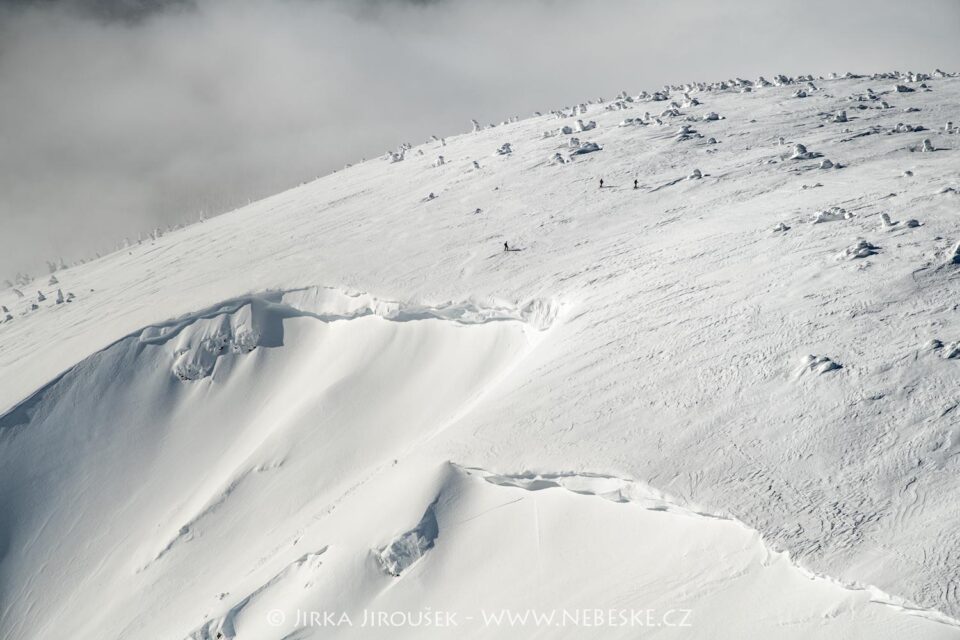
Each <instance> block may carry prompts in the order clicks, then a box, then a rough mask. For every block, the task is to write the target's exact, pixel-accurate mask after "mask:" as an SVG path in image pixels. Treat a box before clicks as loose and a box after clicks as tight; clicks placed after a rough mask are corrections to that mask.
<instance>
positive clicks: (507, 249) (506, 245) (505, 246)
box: [503, 242, 510, 251]
mask: <svg viewBox="0 0 960 640" xmlns="http://www.w3.org/2000/svg"><path fill="white" fill-rule="evenodd" d="M503 250H504V251H510V245H508V244H507V243H506V242H504V243H503Z"/></svg>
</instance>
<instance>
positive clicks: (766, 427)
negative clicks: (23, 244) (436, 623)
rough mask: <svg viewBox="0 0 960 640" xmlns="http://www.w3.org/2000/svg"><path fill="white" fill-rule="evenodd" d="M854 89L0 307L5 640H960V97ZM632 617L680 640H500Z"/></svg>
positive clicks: (247, 229) (252, 216)
mask: <svg viewBox="0 0 960 640" xmlns="http://www.w3.org/2000/svg"><path fill="white" fill-rule="evenodd" d="M848 76H849V77H846V78H838V79H824V80H818V81H817V90H816V91H811V92H809V93H808V96H807V97H806V98H805V99H803V100H797V99H795V98H793V97H792V96H793V94H794V92H795V91H796V90H797V86H796V85H795V84H791V83H789V82H783V81H782V80H781V79H779V78H780V77H779V76H778V80H777V82H776V83H775V85H771V84H770V83H766V82H763V83H760V82H759V81H758V82H757V84H755V85H754V83H753V82H748V81H728V82H727V83H724V85H723V87H724V88H722V89H718V88H717V87H716V86H714V87H706V86H699V87H698V86H696V85H690V86H685V87H683V88H682V89H681V88H675V89H674V90H672V91H670V92H669V93H668V92H667V89H663V90H661V91H660V92H658V93H657V94H654V97H651V96H649V95H647V94H641V95H640V96H638V97H636V98H633V99H631V100H630V101H626V100H617V101H615V102H616V103H617V104H616V107H615V108H610V109H608V108H606V107H607V106H608V105H609V103H604V104H600V105H592V104H591V105H590V107H589V115H590V118H591V120H594V121H595V122H596V127H595V128H591V133H590V135H591V142H592V143H595V145H596V152H594V153H588V154H582V153H581V154H573V155H569V154H570V151H569V148H568V139H567V138H561V137H546V138H545V137H543V131H544V130H555V129H556V118H557V116H556V115H555V113H550V112H549V111H545V113H548V115H545V116H538V117H533V118H529V119H525V120H517V121H515V122H509V123H505V124H502V125H498V126H496V127H489V128H482V129H480V128H478V127H476V126H475V127H474V128H475V129H478V130H476V131H474V132H471V133H467V134H464V135H460V136H449V137H446V138H445V139H444V140H443V141H442V142H440V141H431V142H428V143H426V144H424V145H421V146H420V147H414V149H416V150H419V151H422V152H423V153H422V154H418V153H416V152H414V153H409V154H406V156H405V157H406V159H405V160H404V161H403V162H390V160H388V159H376V160H369V161H365V162H360V163H359V164H355V165H353V166H352V167H350V168H349V169H346V170H344V171H341V172H338V173H335V174H332V175H329V176H326V177H324V178H321V179H318V180H317V181H315V182H312V183H309V184H305V185H302V186H300V187H298V188H295V189H292V190H290V191H287V192H284V193H281V194H279V195H276V196H274V197H271V198H268V199H266V200H263V201H261V202H257V203H254V204H251V205H250V206H248V207H245V208H242V209H239V210H236V211H233V212H230V213H228V214H225V215H222V216H219V217H216V218H212V219H208V220H206V221H204V222H202V223H198V224H195V225H192V226H189V227H187V228H183V229H179V230H176V231H173V232H170V233H167V234H164V235H162V236H159V237H157V238H151V239H149V240H147V241H144V242H142V243H140V244H137V245H134V246H132V247H130V248H129V249H124V250H122V251H119V252H117V253H114V254H111V255H108V256H105V257H103V258H101V259H98V260H96V261H94V262H90V263H87V264H84V265H81V266H78V267H73V268H69V269H65V270H59V271H57V272H56V278H55V279H52V278H50V277H49V274H46V275H44V276H42V277H37V278H36V279H35V280H34V281H33V282H32V283H26V284H23V285H22V286H19V288H20V289H22V290H23V291H31V292H32V291H38V292H39V293H40V295H39V296H38V297H34V296H28V297H23V298H20V297H18V296H17V295H16V294H15V292H14V290H13V289H12V288H7V289H3V290H0V303H2V305H4V306H5V307H7V308H8V309H9V318H10V319H9V320H6V321H4V322H0V637H2V638H5V639H9V640H28V639H29V640H37V639H40V640H42V639H47V638H50V639H53V638H61V637H70V638H71V639H73V640H87V639H90V640H94V639H96V640H102V639H105V638H136V639H142V638H151V639H152V638H162V639H173V640H178V639H186V638H192V639H196V640H207V639H211V638H216V637H217V634H218V633H219V634H221V635H222V637H225V638H238V639H241V640H280V639H287V640H293V639H296V640H305V639H310V638H333V637H349V638H363V637H389V638H398V637H399V638H402V637H409V638H423V637H437V638H447V637H458V638H460V637H478V638H514V637H515V638H530V637H544V638H620V637H623V638H636V637H638V635H641V636H642V637H651V638H653V637H656V638H674V637H676V638H744V637H754V638H771V637H776V638H871V639H875V638H907V637H909V638H960V623H958V622H957V618H960V500H958V499H957V498H958V496H960V455H958V454H960V411H958V409H957V408H958V405H960V358H955V357H953V356H952V355H949V354H952V353H953V352H954V351H955V350H956V349H955V348H954V346H953V345H955V344H956V343H957V341H958V340H960V321H958V316H957V299H958V296H960V264H956V263H957V262H958V261H957V260H956V259H955V254H957V253H960V250H956V251H955V249H954V247H955V246H957V244H958V241H960V218H958V217H957V207H958V205H960V199H958V196H957V188H958V187H960V152H958V146H960V137H958V136H957V135H956V134H953V133H951V131H950V130H949V129H945V128H944V127H942V126H941V123H943V122H945V121H948V120H953V121H956V120H957V119H958V118H960V114H958V113H957V108H958V105H960V78H957V77H951V76H947V77H940V76H938V77H935V78H933V79H930V78H929V77H924V82H925V84H926V86H927V87H929V89H930V90H929V91H927V90H922V89H921V90H915V91H908V92H901V91H899V90H897V89H896V88H895V87H896V84H900V85H903V86H906V87H908V88H909V87H911V85H913V86H914V87H919V85H918V84H915V81H912V80H910V79H909V78H906V77H904V76H900V77H896V78H894V77H890V78H887V77H883V78H881V79H876V78H870V77H861V76H853V75H852V74H848ZM918 78H919V76H918ZM894 82H896V84H893V83H894ZM746 86H750V87H754V88H753V90H752V91H749V92H745V91H741V89H742V88H743V87H746ZM868 89H872V92H871V91H868ZM684 94H696V97H697V100H696V104H694V103H693V101H684V104H685V106H684V107H683V108H680V109H678V110H677V112H678V113H679V114H680V115H665V116H662V118H663V120H662V124H656V123H655V122H654V121H650V122H649V125H650V126H641V127H619V126H618V124H619V123H620V122H622V121H623V120H624V114H623V113H620V112H621V111H623V110H624V109H627V110H631V109H632V110H634V112H635V114H636V115H637V116H638V117H639V116H640V115H641V114H642V113H643V112H644V111H649V110H650V109H651V108H652V105H649V104H646V103H648V102H650V101H653V100H655V99H656V100H661V99H670V100H682V99H683V96H684ZM664 96H666V97H664ZM881 101H886V102H887V103H889V104H890V106H892V107H895V108H890V109H886V108H882V105H881ZM908 108H915V109H918V111H916V112H914V113H912V116H915V119H914V121H915V122H917V123H918V124H922V125H924V127H925V128H926V129H927V130H925V131H923V132H922V133H915V132H905V133H897V134H893V135H891V134H888V133H886V132H889V131H890V130H891V129H893V128H894V126H895V125H896V124H897V118H898V117H902V115H901V114H902V113H903V110H904V109H908ZM584 110H587V107H586V106H583V107H582V108H577V109H573V110H570V109H569V108H567V109H564V110H563V113H564V114H566V113H570V114H571V115H569V116H566V117H565V120H566V124H567V125H570V126H575V118H574V117H573V115H572V114H573V113H575V112H576V113H581V112H583V111H584ZM656 111H660V110H659V109H657V110H656ZM842 111H846V112H847V119H846V121H844V122H833V121H831V119H830V118H827V119H826V120H825V118H824V114H834V113H839V112H842ZM712 113H722V114H724V117H723V118H722V119H714V118H711V117H710V114H712ZM693 122H695V123H696V129H697V132H698V133H699V134H700V137H693V136H683V137H680V136H676V131H677V130H678V128H681V127H683V126H691V125H687V124H685V123H693ZM691 130H692V129H691ZM925 137H926V138H929V139H930V140H931V143H932V144H931V147H932V148H933V151H932V152H928V153H915V152H914V149H918V148H922V146H923V140H924V138H925ZM708 138H711V139H716V141H717V143H718V144H711V143H709V142H708ZM780 138H784V139H785V140H786V142H787V144H789V145H791V147H789V148H793V147H794V146H795V145H798V144H800V145H804V148H806V149H810V150H814V151H815V153H814V152H811V153H809V154H800V156H797V157H794V158H791V157H789V155H790V154H789V153H787V154H785V153H784V147H783V146H780V145H778V140H779V139H780ZM508 141H509V142H508ZM504 146H506V147H507V148H509V149H510V151H511V152H510V153H504V154H496V153H494V151H495V150H497V149H498V148H499V149H502V148H503V147H504ZM441 148H442V150H443V158H444V162H443V163H437V164H436V166H434V160H435V159H436V158H437V156H438V155H439V151H440V149H441ZM557 153H561V154H564V155H567V156H569V157H570V161H569V162H563V163H557V162H552V161H550V159H551V158H553V157H556V154H557ZM821 156H829V157H830V158H831V159H833V160H835V161H841V162H840V163H841V165H842V168H840V169H838V170H836V171H833V170H831V171H829V172H824V171H820V170H819V166H820V159H819V158H820V157H821ZM562 157H564V156H561V158H562ZM480 160H482V162H481V163H480V167H481V168H478V167H477V166H476V165H475V164H474V161H480ZM694 169H701V170H702V178H701V179H699V180H687V179H686V177H687V176H689V175H690V174H691V173H692V172H693V170H694ZM908 171H909V172H910V174H909V175H907V174H905V172H908ZM599 178H603V179H604V187H603V188H602V189H599V188H598V186H597V185H598V181H599ZM634 179H637V180H638V181H639V188H638V189H634V188H633V181H634ZM814 182H816V183H817V184H812V183H814ZM811 186H813V187H816V188H811ZM425 193H432V194H434V195H435V197H434V198H430V199H424V197H423V194H425ZM834 208H839V210H843V211H844V212H848V213H849V215H843V216H831V217H830V220H831V222H830V224H810V221H811V219H813V218H814V217H815V216H817V214H818V212H824V211H826V212H829V211H836V210H838V209H834ZM883 214H886V215H887V216H888V217H887V218H886V219H887V220H889V219H890V218H889V216H891V215H892V216H893V218H894V219H897V220H904V219H911V220H912V219H914V218H915V219H917V220H919V221H920V224H919V226H908V225H895V226H893V227H891V226H890V225H885V224H884V223H883V222H882V220H883V218H882V215H883ZM774 225H778V226H777V227H776V228H778V229H780V230H782V231H783V233H771V232H770V229H771V228H774ZM504 242H508V243H509V245H510V247H511V248H513V249H515V250H512V251H504V250H503V245H504ZM864 247H872V249H871V250H869V251H866V250H863V248H864ZM851 251H853V253H851ZM838 258H839V259H838ZM51 283H53V284H51ZM58 290H60V292H62V295H58ZM64 296H65V298H64ZM55 299H56V300H55ZM4 315H6V314H4ZM945 344H946V345H948V347H949V348H948V347H944V345H945ZM931 345H934V346H933V347H931ZM936 345H939V347H937V346H936ZM948 352H949V353H948ZM811 354H817V355H811ZM425 608H430V610H431V611H447V612H454V613H455V614H456V615H457V616H459V625H458V626H457V627H455V628H429V629H425V628H422V627H415V626H411V625H404V626H401V627H399V628H370V627H361V626H360V623H361V620H362V618H363V611H364V610H376V611H409V612H415V611H420V612H422V611H423V610H424V609H425ZM611 608H614V609H630V610H638V609H642V610H652V611H653V612H654V614H653V615H654V617H655V618H656V620H658V621H660V622H661V623H662V622H663V621H664V620H665V618H664V617H663V614H664V612H673V613H672V614H670V615H672V616H673V617H672V618H670V621H671V622H672V624H668V625H667V626H659V627H654V626H645V627H643V628H642V629H638V628H637V627H630V626H611V625H598V626H589V625H587V626H585V625H584V624H582V621H581V623H580V624H576V625H569V624H568V625H565V626H551V625H543V624H533V623H530V622H529V620H528V621H527V622H525V623H524V624H521V625H519V626H510V625H507V624H506V623H504V624H502V625H497V624H491V623H489V622H488V621H487V622H485V621H482V620H481V617H482V616H483V614H484V613H490V612H493V613H496V612H498V611H502V610H504V609H509V610H510V611H511V612H512V613H514V614H516V613H522V612H523V611H524V610H529V609H534V610H537V611H539V612H549V611H559V610H563V611H567V612H568V613H570V612H577V611H583V610H594V609H603V610H608V609H611ZM304 611H306V612H310V611H327V612H336V614H337V616H342V615H348V616H349V617H350V618H351V620H352V622H353V625H352V626H350V625H344V624H341V625H340V626H337V627H321V626H317V625H316V624H305V623H303V621H302V620H299V619H298V615H299V614H300V613H301V612H304ZM678 611H679V612H683V611H685V612H687V613H686V614H683V613H678ZM278 612H279V613H278ZM468 617H472V619H471V620H467V618H468ZM340 619H341V621H342V618H340ZM681 622H683V623H684V624H682V625H680V624H679V623H681ZM678 625H679V626H678Z"/></svg>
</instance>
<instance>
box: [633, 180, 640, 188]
mask: <svg viewBox="0 0 960 640" xmlns="http://www.w3.org/2000/svg"><path fill="white" fill-rule="evenodd" d="M633 188H634V189H639V188H640V184H639V181H638V180H634V181H633Z"/></svg>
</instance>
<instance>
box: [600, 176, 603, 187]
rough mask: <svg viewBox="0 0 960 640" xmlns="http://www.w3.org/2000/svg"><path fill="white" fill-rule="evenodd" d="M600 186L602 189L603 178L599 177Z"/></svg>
mask: <svg viewBox="0 0 960 640" xmlns="http://www.w3.org/2000/svg"><path fill="white" fill-rule="evenodd" d="M600 188H601V189H603V178H600Z"/></svg>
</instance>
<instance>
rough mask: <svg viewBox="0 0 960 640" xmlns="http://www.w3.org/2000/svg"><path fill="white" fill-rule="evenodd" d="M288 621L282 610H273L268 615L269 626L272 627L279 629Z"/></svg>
mask: <svg viewBox="0 0 960 640" xmlns="http://www.w3.org/2000/svg"><path fill="white" fill-rule="evenodd" d="M286 619H287V616H286V614H284V613H283V611H281V610H280V609H273V610H272V611H270V613H268V614H267V624H269V625H270V626H271V627H279V626H280V625H282V624H283V623H284V622H285V621H286Z"/></svg>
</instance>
